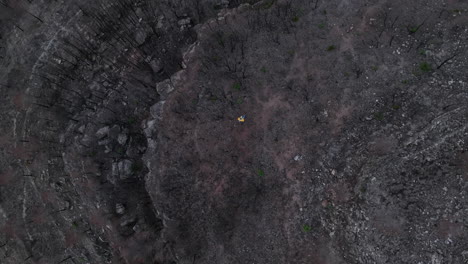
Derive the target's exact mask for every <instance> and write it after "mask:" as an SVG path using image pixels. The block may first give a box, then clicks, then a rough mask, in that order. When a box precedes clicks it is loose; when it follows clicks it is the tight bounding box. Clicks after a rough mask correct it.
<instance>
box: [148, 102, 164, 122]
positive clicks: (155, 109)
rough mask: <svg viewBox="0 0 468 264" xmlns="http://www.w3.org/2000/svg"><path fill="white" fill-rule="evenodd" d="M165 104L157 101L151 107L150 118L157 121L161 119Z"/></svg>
mask: <svg viewBox="0 0 468 264" xmlns="http://www.w3.org/2000/svg"><path fill="white" fill-rule="evenodd" d="M165 103H166V101H159V102H158V103H156V104H155V105H153V106H151V108H150V113H151V116H152V117H153V118H154V119H159V120H161V119H162V113H163V110H164V104H165Z"/></svg>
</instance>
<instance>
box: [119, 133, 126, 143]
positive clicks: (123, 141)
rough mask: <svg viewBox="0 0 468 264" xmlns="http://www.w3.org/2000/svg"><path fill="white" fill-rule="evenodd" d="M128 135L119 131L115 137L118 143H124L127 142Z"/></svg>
mask: <svg viewBox="0 0 468 264" xmlns="http://www.w3.org/2000/svg"><path fill="white" fill-rule="evenodd" d="M127 139H128V136H127V134H125V133H120V134H119V136H118V137H117V141H118V142H119V144H120V145H125V143H127Z"/></svg>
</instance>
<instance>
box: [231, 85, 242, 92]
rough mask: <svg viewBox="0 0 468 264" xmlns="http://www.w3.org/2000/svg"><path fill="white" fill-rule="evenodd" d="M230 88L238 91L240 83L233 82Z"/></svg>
mask: <svg viewBox="0 0 468 264" xmlns="http://www.w3.org/2000/svg"><path fill="white" fill-rule="evenodd" d="M232 88H233V89H234V90H237V91H240V89H241V85H240V83H235V84H234V85H233V86H232Z"/></svg>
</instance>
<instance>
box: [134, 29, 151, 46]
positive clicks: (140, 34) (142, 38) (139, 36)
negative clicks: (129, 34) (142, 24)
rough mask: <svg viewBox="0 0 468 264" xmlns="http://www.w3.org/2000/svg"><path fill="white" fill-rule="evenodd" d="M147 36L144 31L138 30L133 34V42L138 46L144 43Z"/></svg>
mask: <svg viewBox="0 0 468 264" xmlns="http://www.w3.org/2000/svg"><path fill="white" fill-rule="evenodd" d="M147 36H148V35H147V34H146V32H145V31H143V30H139V31H138V32H136V34H135V41H136V42H137V43H138V45H141V44H143V43H145V41H146V38H147Z"/></svg>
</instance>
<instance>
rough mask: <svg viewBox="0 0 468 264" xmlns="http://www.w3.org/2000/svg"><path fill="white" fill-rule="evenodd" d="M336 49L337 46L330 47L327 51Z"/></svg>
mask: <svg viewBox="0 0 468 264" xmlns="http://www.w3.org/2000/svg"><path fill="white" fill-rule="evenodd" d="M335 49H336V46H335V45H330V46H328V47H327V51H333V50H335Z"/></svg>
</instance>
